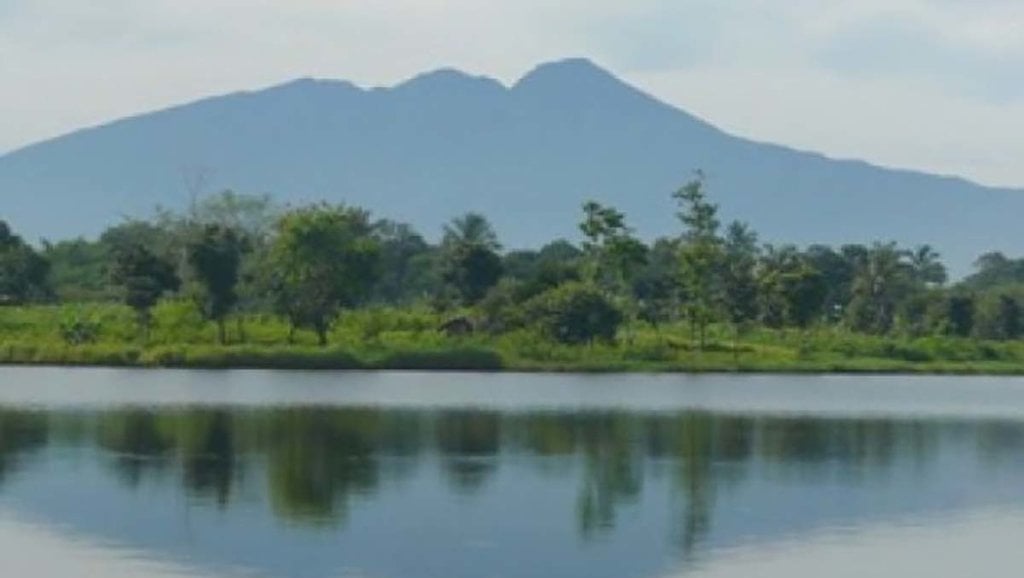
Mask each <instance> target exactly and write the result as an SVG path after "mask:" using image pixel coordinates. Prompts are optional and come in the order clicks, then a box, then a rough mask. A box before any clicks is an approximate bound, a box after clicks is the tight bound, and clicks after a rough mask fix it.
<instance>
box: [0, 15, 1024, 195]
mask: <svg viewBox="0 0 1024 578" xmlns="http://www.w3.org/2000/svg"><path fill="white" fill-rule="evenodd" d="M575 56H584V57H588V58H590V59H592V60H594V61H595V62H596V63H598V64H599V65H601V66H604V67H605V68H607V69H609V70H610V71H612V72H614V73H615V74H616V75H618V76H620V77H621V78H623V79H624V80H626V81H628V82H630V83H632V84H634V85H636V86H638V87H640V88H641V89H643V90H645V91H647V92H649V93H651V94H653V95H654V96H656V97H658V98H660V99H662V100H664V101H666V102H669V103H671V104H673V105H675V106H678V107H679V108H682V109H685V110H687V111H689V112H691V113H693V114H696V115H698V116H701V117H702V118H704V119H706V120H709V121H710V122H712V123H714V124H716V125H717V126H719V127H721V128H723V129H725V130H727V131H730V132H732V133H735V134H738V135H741V136H746V137H750V138H753V139H756V140H760V141H768V142H776V143H780V144H786V145H790V146H793V147H796V148H800V149H807V150H814V151H820V152H824V153H826V154H828V155H830V156H835V157H841V158H860V159H865V160H869V161H871V162H874V163H878V164H882V165H886V166H898V167H906V168H914V169H920V170H926V171H929V172H936V173H941V174H956V175H962V176H966V177H968V178H971V179H973V180H977V181H979V182H982V183H986V184H992V185H1007V186H1022V187H1024V162H1022V159H1024V73H1021V71H1022V70H1024V2H1022V1H1020V0H859V1H857V2H850V1H849V0H785V1H781V0H629V1H628V2H626V1H622V0H372V1H371V0H91V1H90V2H81V1H70V2H69V1H68V0H0V79H2V81H0V152H4V151H9V150H13V149H15V148H18V147H20V146H23V145H26V144H29V143H32V142H35V141H38V140H42V139H45V138H49V137H53V136H58V135H60V134H63V133H66V132H69V131H71V130H74V129H77V128H81V127H84V126H91V125H96V124H100V123H103V122H105V121H109V120H113V119H116V118H120V117H123V116H127V115H131V114H137V113H141V112H147V111H150V110H154V109H158V108H162V107H166V106H170V105H174V104H180V103H183V102H188V101H192V100H196V99H198V98H201V97H204V96H209V95H215V94H222V93H228V92H234V91H237V90H244V89H256V88H261V87H265V86H268V85H273V84H278V83H281V82H284V81H287V80H290V79H294V78H298V77H317V78H334V79H347V80H351V81H354V82H356V83H357V84H360V85H362V86H386V85H391V84H394V83H396V82H400V81H401V80H404V79H406V78H408V77H411V76H414V75H416V74H418V73H420V72H424V71H428V70H433V69H436V68H440V67H456V68H459V69H462V70H465V71H467V72H470V73H474V74H481V75H487V76H492V77H495V78H497V79H499V80H502V81H503V82H505V83H512V82H514V81H515V80H516V79H517V78H519V77H520V76H522V75H523V74H525V73H526V72H527V71H529V70H530V69H531V68H533V67H534V66H535V65H537V64H538V63H541V62H545V61H550V60H557V59H561V58H566V57H575Z"/></svg>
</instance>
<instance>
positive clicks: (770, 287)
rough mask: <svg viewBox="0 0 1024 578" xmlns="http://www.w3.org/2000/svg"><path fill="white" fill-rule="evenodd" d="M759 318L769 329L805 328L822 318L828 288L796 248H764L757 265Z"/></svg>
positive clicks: (808, 260) (819, 274)
mask: <svg viewBox="0 0 1024 578" xmlns="http://www.w3.org/2000/svg"><path fill="white" fill-rule="evenodd" d="M758 286H759V288H760V302H761V318H762V321H763V322H764V323H765V325H767V326H769V327H782V326H784V325H791V326H795V327H799V328H801V329H806V328H807V327H808V326H809V325H810V324H811V323H813V322H814V321H815V320H817V319H820V318H821V317H823V313H824V307H825V300H826V297H827V295H828V289H829V288H828V285H827V283H826V281H825V277H824V275H822V273H821V272H820V271H818V270H817V269H816V268H815V267H814V266H813V265H812V264H811V261H810V258H809V257H808V255H806V254H803V253H801V252H800V251H798V250H797V248H796V247H794V246H792V245H787V246H783V247H773V246H768V247H767V248H766V249H765V252H764V255H763V256H762V259H761V262H760V264H759V265H758Z"/></svg>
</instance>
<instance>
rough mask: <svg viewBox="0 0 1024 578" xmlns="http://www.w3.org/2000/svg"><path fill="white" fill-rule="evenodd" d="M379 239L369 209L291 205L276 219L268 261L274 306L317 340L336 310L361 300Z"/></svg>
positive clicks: (324, 334) (375, 260)
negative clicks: (371, 221) (299, 206)
mask: <svg viewBox="0 0 1024 578" xmlns="http://www.w3.org/2000/svg"><path fill="white" fill-rule="evenodd" d="M379 255H380V244H379V242H378V240H377V239H376V237H374V235H373V226H372V225H371V224H370V221H369V214H368V213H367V212H366V211H363V210H362V209H357V208H351V207H346V206H343V205H339V206H330V205H315V206H310V207H305V208H300V209H295V210H292V211H290V212H288V213H286V214H285V215H283V216H282V217H281V219H280V220H279V221H278V223H277V235H276V237H275V238H274V240H273V244H272V246H271V249H270V257H269V265H270V275H271V288H272V292H273V295H274V305H275V309H276V310H277V311H278V312H279V313H281V314H283V315H285V316H286V317H287V318H288V320H289V322H290V323H291V326H292V330H293V331H294V330H295V329H296V328H301V327H306V328H310V329H312V330H313V331H314V332H316V335H317V340H318V342H319V343H320V345H321V346H323V345H326V344H327V332H328V330H329V329H330V327H331V325H332V324H333V323H334V320H335V319H336V318H337V316H338V314H339V313H340V310H341V309H342V308H344V307H351V306H353V305H355V304H357V303H359V302H360V301H361V300H363V299H364V298H365V297H366V296H367V294H368V292H369V290H370V288H371V287H372V286H373V283H374V281H375V279H376V276H377V270H378V267H377V265H378V260H379Z"/></svg>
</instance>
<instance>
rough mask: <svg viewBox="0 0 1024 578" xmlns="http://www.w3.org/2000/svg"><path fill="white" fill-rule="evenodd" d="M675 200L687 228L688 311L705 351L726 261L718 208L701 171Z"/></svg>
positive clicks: (684, 275) (684, 277) (682, 257)
mask: <svg viewBox="0 0 1024 578" xmlns="http://www.w3.org/2000/svg"><path fill="white" fill-rule="evenodd" d="M673 197H674V198H675V199H676V201H677V202H678V203H679V212H678V213H677V216H678V218H679V220H680V222H681V223H682V225H683V234H682V239H681V242H680V253H679V261H680V280H681V281H682V285H683V292H684V294H685V298H686V305H685V308H686V313H687V316H688V317H689V319H690V323H691V327H692V329H693V333H695V334H696V337H697V338H698V343H699V345H700V347H701V349H703V348H704V347H705V346H706V345H707V327H708V325H709V324H710V323H711V321H712V320H714V316H715V310H716V308H717V306H718V302H717V300H716V297H717V295H718V293H717V287H716V282H717V279H716V277H717V273H718V268H719V261H720V259H721V257H722V239H721V238H720V237H719V235H718V227H719V222H718V206H717V205H715V204H712V203H710V202H708V200H707V193H706V184H705V178H704V174H703V173H701V172H699V171H698V172H697V175H696V178H695V179H694V180H692V181H690V182H689V183H687V184H686V185H685V186H683V187H682V188H681V189H679V190H678V191H676V192H675V193H674V194H673Z"/></svg>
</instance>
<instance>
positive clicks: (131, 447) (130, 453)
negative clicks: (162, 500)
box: [97, 411, 173, 486]
mask: <svg viewBox="0 0 1024 578" xmlns="http://www.w3.org/2000/svg"><path fill="white" fill-rule="evenodd" d="M97 441H98V443H99V446H100V447H101V448H103V449H105V450H107V451H109V452H113V454H114V461H113V466H114V469H115V471H117V473H118V475H119V476H120V477H121V479H122V480H123V481H124V482H125V483H127V484H128V485H130V486H137V485H138V484H139V483H140V482H141V481H142V478H143V477H144V476H145V475H146V474H147V473H160V472H162V471H163V470H164V469H165V468H166V466H167V465H168V463H167V460H166V458H167V457H168V452H169V451H170V450H171V448H172V447H173V445H172V440H171V439H169V438H168V436H166V435H165V433H164V432H162V431H161V430H160V424H159V418H158V417H157V414H156V413H153V412H148V411H121V412H114V413H110V414H106V415H104V416H103V419H101V420H99V428H98V437H97Z"/></svg>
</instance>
